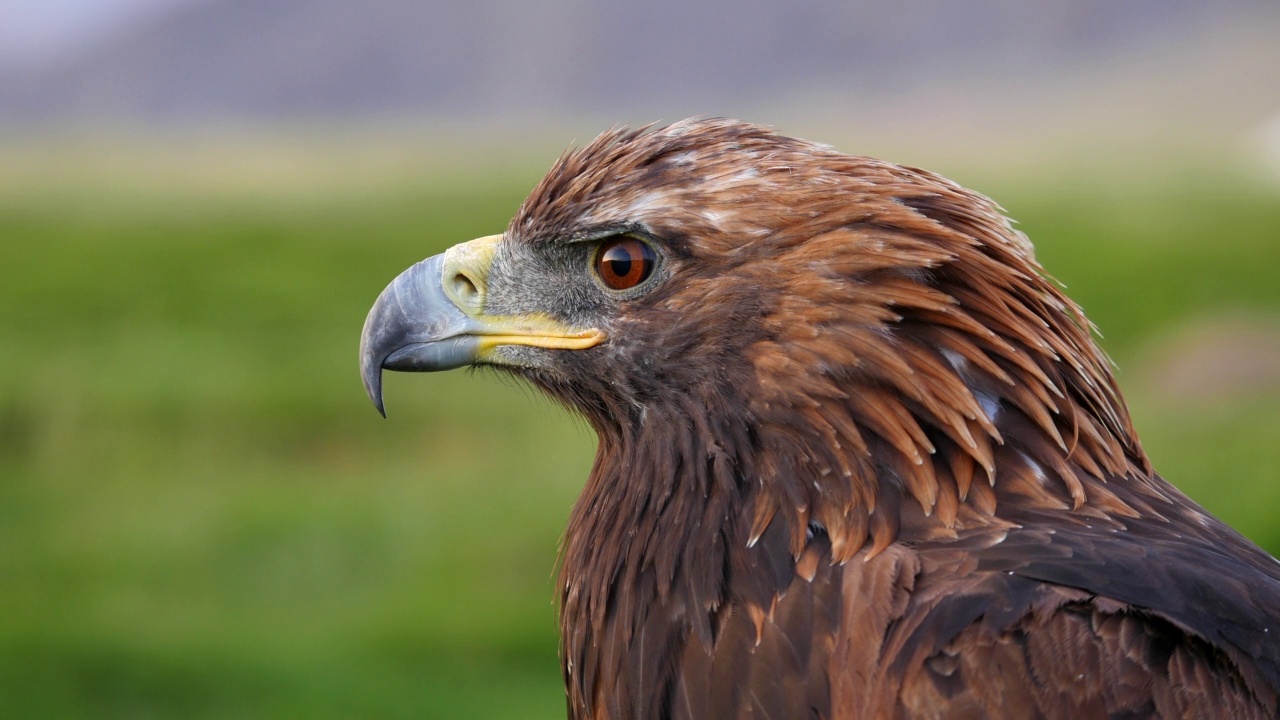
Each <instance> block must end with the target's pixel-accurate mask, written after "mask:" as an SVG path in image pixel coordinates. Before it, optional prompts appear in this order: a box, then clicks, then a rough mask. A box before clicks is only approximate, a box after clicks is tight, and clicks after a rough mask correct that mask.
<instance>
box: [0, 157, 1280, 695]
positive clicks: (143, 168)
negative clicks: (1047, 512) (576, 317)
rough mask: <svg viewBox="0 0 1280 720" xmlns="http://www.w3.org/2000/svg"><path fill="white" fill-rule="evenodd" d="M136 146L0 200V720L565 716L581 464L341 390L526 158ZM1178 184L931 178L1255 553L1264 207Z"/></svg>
mask: <svg viewBox="0 0 1280 720" xmlns="http://www.w3.org/2000/svg"><path fill="white" fill-rule="evenodd" d="M170 144H171V145H175V146H177V145H181V143H177V142H176V141H170ZM153 145H154V143H150V144H149V143H146V142H141V141H135V142H134V144H133V145H129V144H125V145H123V146H120V147H124V148H125V149H123V150H121V149H116V150H113V151H111V152H101V153H99V152H96V151H95V150H94V148H96V147H98V146H97V145H94V144H92V143H90V144H88V145H85V146H83V147H81V146H76V145H71V146H67V145H66V144H63V145H61V146H60V147H58V148H57V149H56V151H54V150H49V149H48V148H44V149H37V150H32V149H30V148H20V147H10V148H8V152H7V153H6V155H5V157H6V158H7V163H6V168H3V169H0V367H2V368H3V372H0V705H2V706H3V711H2V712H0V714H3V715H4V716H6V717H108V718H109V717H120V718H125V717H128V718H138V717H175V718H214V717H226V718H249V717H308V718H329V717H333V718H343V717H384V718H395V717H415V718H416V717H439V718H486V717H505V718H554V717H563V712H564V711H563V691H562V689H561V685H560V675H559V666H558V662H557V659H556V650H555V646H556V645H555V625H554V618H553V615H554V610H553V602H552V600H553V589H552V582H551V579H552V568H553V563H554V558H555V552H556V545H557V540H558V536H559V533H560V530H561V528H562V526H563V523H564V521H565V518H566V516H567V513H568V511H569V508H570V506H571V504H572V502H573V499H574V497H575V496H576V494H577V492H578V490H579V488H580V487H581V484H582V481H583V479H584V478H585V476H586V473H587V470H588V468H589V465H590V460H591V454H592V449H593V444H594V438H593V437H592V436H591V434H590V433H589V431H588V430H587V429H586V428H585V427H584V426H583V425H582V423H581V422H580V421H577V420H575V419H573V418H572V417H570V416H568V415H567V414H566V413H565V412H564V411H563V410H561V409H560V408H558V407H556V406H554V405H553V404H552V403H550V402H548V401H546V400H544V399H542V398H540V397H538V396H536V395H535V394H534V393H533V392H531V391H530V390H528V389H527V388H524V387H521V386H519V385H517V384H515V383H512V382H510V381H506V380H503V379H502V378H500V377H497V376H494V375H492V374H490V373H466V372H454V373H446V374H439V375H399V374H396V375H389V376H388V377H387V388H386V398H387V408H388V412H389V415H390V419H389V420H383V419H381V418H379V417H378V416H377V414H376V412H375V411H374V410H373V408H372V407H371V406H370V404H369V402H368V400H367V399H366V398H365V396H364V393H363V390H362V388H361V386H360V381H359V378H358V373H357V366H356V354H357V353H356V350H357V342H358V338H359V334H360V328H361V324H362V322H363V320H364V315H365V312H366V311H367V309H368V307H369V306H370V304H371V303H372V301H373V299H374V298H375V297H376V296H377V294H378V293H379V291H380V290H381V289H382V288H383V287H384V286H385V285H386V283H387V282H388V281H390V279H391V278H392V277H394V276H395V275H396V274H397V273H399V272H400V271H401V270H402V269H404V268H405V267H407V266H408V265H410V264H411V263H413V262H415V261H417V260H419V259H421V258H423V257H425V256H427V255H430V254H433V253H435V252H438V251H440V250H441V249H443V248H445V247H447V246H448V245H451V244H453V243H454V242H457V241H460V240H465V239H469V238H472V237H476V236H480V235H485V234H490V233H493V232H498V231H500V230H501V229H502V228H503V227H504V226H505V224H506V221H507V219H508V218H509V217H510V215H511V214H512V212H513V211H514V210H515V208H516V207H517V206H518V204H519V202H520V200H521V199H522V197H523V195H524V193H525V192H527V191H528V189H529V188H531V187H532V186H533V184H534V183H535V182H536V181H537V179H538V177H539V175H540V172H541V168H542V167H546V166H547V165H549V163H550V159H551V158H552V157H554V153H553V152H552V153H546V154H538V153H530V157H531V158H532V159H518V160H515V161H510V162H507V161H504V160H502V159H501V158H500V157H496V156H495V157H492V158H488V159H485V160H483V161H482V162H479V161H478V162H468V161H465V160H463V159H460V158H459V154H457V153H455V154H449V153H447V152H444V151H441V153H440V154H437V155H431V156H429V157H426V156H424V157H421V158H414V157H409V158H398V156H397V154H396V152H395V151H394V149H392V150H387V149H386V148H383V149H381V150H377V151H370V153H369V154H371V155H378V153H381V155H378V157H383V159H384V160H387V162H385V163H383V164H382V165H378V164H377V163H369V164H366V163H363V162H362V161H358V160H351V158H352V157H357V158H358V157H360V156H361V153H360V152H359V150H353V151H351V153H350V154H349V155H341V156H340V157H339V158H338V159H337V160H333V161H331V162H327V164H322V167H321V169H320V170H317V169H316V168H315V167H313V166H311V165H308V164H307V163H306V162H303V161H300V160H298V158H300V157H301V158H305V157H306V152H305V151H297V152H293V153H292V154H289V153H286V154H285V155H283V156H281V157H277V158H275V159H274V160H273V159H272V158H271V157H267V158H266V159H264V157H263V156H262V154H261V153H258V152H253V151H249V150H242V151H240V154H239V155H236V154H235V153H231V154H230V155H226V154H223V153H221V152H220V151H219V150H218V149H217V148H213V149H208V148H206V149H203V150H200V149H198V148H197V150H194V151H193V150H190V149H188V150H184V151H182V152H179V153H177V154H176V155H175V157H176V158H177V159H166V158H169V157H170V153H169V152H168V151H167V150H164V149H163V148H162V150H159V151H155V152H154V153H152V154H148V153H151V152H152V151H150V150H147V149H146V148H151V147H153ZM171 149H172V148H170V150H171ZM121 153H123V155H121ZM416 160H421V161H422V162H416ZM923 161H927V158H926V159H922V162H923ZM1183 165H1185V166H1183ZM1183 165H1179V164H1176V163H1173V162H1172V161H1163V160H1159V159H1156V160H1150V159H1148V160H1144V161H1142V162H1141V163H1133V164H1132V165H1126V166H1125V167H1126V168H1127V170H1126V171H1125V172H1122V173H1118V174H1117V173H1115V172H1110V171H1106V170H1099V169H1098V168H1094V167H1091V166H1090V165H1089V164H1088V163H1087V162H1083V161H1075V162H1065V161H1064V162H1063V163H1060V164H1053V163H1050V164H1047V165H1036V166H1034V167H1032V166H1031V164H1029V163H1023V164H1020V165H1019V166H1018V167H1016V168H1014V169H1012V170H1009V169H1008V168H1002V167H1001V165H1000V164H999V163H988V164H987V165H985V166H976V165H975V166H963V165H955V166H952V167H944V168H939V169H942V170H944V171H945V172H947V173H948V174H950V175H952V176H953V177H955V179H957V180H959V181H961V182H962V183H964V184H966V185H970V186H973V187H976V188H977V189H979V190H982V191H984V192H987V193H989V194H991V195H992V196H994V197H995V198H996V199H997V200H999V201H1000V202H1001V204H1002V205H1003V206H1004V207H1005V208H1007V210H1008V211H1009V213H1010V214H1011V215H1012V216H1013V217H1015V218H1016V219H1017V220H1018V221H1019V222H1020V227H1021V229H1023V230H1024V231H1025V232H1026V233H1027V234H1028V235H1029V236H1030V237H1031V238H1032V240H1033V241H1034V242H1035V243H1036V245H1037V248H1038V253H1039V257H1040V259H1041V261H1042V262H1043V264H1044V265H1045V267H1046V268H1047V269H1048V271H1049V272H1050V273H1052V274H1053V275H1054V276H1056V277H1057V278H1058V279H1060V280H1061V281H1062V282H1064V283H1065V284H1066V285H1067V287H1068V292H1069V294H1070V295H1072V297H1074V298H1075V299H1076V300H1077V301H1079V302H1080V303H1081V304H1082V305H1083V306H1084V307H1085V309H1086V311H1087V312H1088V314H1089V316H1090V317H1091V318H1092V319H1093V321H1094V322H1095V323H1096V324H1097V325H1098V326H1099V327H1100V328H1101V329H1102V332H1103V334H1104V335H1105V340H1104V341H1103V344H1104V346H1105V347H1106V348H1107V350H1108V351H1109V352H1110V353H1111V354H1112V356H1113V357H1114V358H1115V359H1116V361H1117V362H1118V365H1119V371H1118V372H1119V377H1120V381H1121V384H1122V386H1123V387H1124V388H1125V389H1126V393H1127V395H1128V396H1129V398H1130V400H1131V403H1132V406H1133V411H1134V415H1135V420H1136V423H1137V425H1138V428H1139V431H1140V433H1141V435H1142V437H1143V439H1144V442H1145V444H1146V447H1147V449H1148V451H1149V452H1150V454H1151V455H1152V456H1153V458H1154V461H1155V464H1156V466H1157V468H1158V469H1159V470H1160V471H1161V472H1162V474H1164V475H1165V476H1166V477H1168V478H1169V479H1170V480H1172V481H1173V482H1174V483H1175V484H1177V485H1179V486H1180V487H1182V488H1183V489H1184V490H1186V491H1187V492H1188V493H1189V494H1191V495H1192V496H1193V497H1195V498H1196V499H1197V500H1199V501H1200V502H1202V503H1203V504H1205V505H1206V506H1208V507H1209V508H1210V509H1211V510H1213V511H1214V512H1216V513H1218V514H1220V515H1221V516H1222V517H1224V518H1225V519H1227V520H1228V521H1229V522H1231V523H1232V524H1234V525H1235V526H1237V527H1238V528H1240V529H1241V530H1242V531H1243V532H1245V533H1246V534H1247V535H1249V536H1250V537H1252V538H1254V539H1255V540H1257V541H1258V542H1259V543H1261V544H1262V545H1263V546H1264V547H1266V548H1268V549H1269V550H1271V551H1272V552H1273V553H1274V552H1277V551H1280V523H1277V520H1278V519H1280V511H1278V510H1277V507H1280V441H1278V439H1280V402H1277V400H1280V391H1278V390H1277V387H1276V385H1275V384H1268V383H1266V382H1264V381H1262V380H1258V378H1259V377H1261V378H1263V379H1264V380H1265V378H1266V377H1273V378H1274V377H1275V375H1274V372H1273V373H1272V374H1271V375H1268V374H1267V373H1268V372H1272V371H1274V370H1275V367H1274V366H1275V365H1277V364H1280V358H1276V357H1267V354H1268V353H1267V351H1266V349H1265V348H1266V347H1268V346H1266V344H1265V342H1266V336H1265V332H1264V331H1266V330H1267V329H1268V328H1270V329H1274V328H1275V327H1276V324H1275V318H1276V317H1277V316H1280V285H1278V284H1277V282H1276V275H1277V270H1280V189H1278V188H1277V186H1276V185H1275V184H1274V183H1272V184H1268V183H1267V182H1266V181H1263V180H1261V179H1259V178H1256V177H1253V176H1251V175H1249V174H1248V173H1246V172H1244V171H1237V170H1234V169H1231V168H1222V167H1218V166H1216V165H1212V164H1208V163H1206V164H1200V165H1196V164H1192V163H1185V164H1183ZM1114 167H1115V166H1114V165H1113V166H1112V168H1113V169H1114ZM388 168H389V169H388ZM1197 328H1200V330H1197ZM1203 328H1210V329H1213V328H1227V330H1228V331H1229V332H1227V334H1226V335H1225V336H1223V337H1218V336H1216V335H1212V334H1210V336H1208V337H1209V339H1208V340H1204V337H1205V336H1204V335H1203V332H1204V330H1203ZM1260 328H1261V330H1260ZM1197 333H1201V334H1200V335H1197ZM1197 337H1199V338H1201V339H1200V340H1196V338H1197ZM1187 338H1191V339H1190V340H1187ZM1223 338H1225V339H1223ZM1260 338H1261V339H1260ZM1206 342H1207V343H1209V344H1211V345H1214V346H1222V347H1225V348H1226V349H1225V350H1224V352H1225V353H1226V358H1227V359H1226V360H1222V359H1221V358H1219V359H1218V361H1217V362H1219V364H1220V365H1221V364H1222V363H1226V365H1225V366H1221V367H1212V366H1211V367H1210V368H1209V370H1208V375H1207V377H1210V378H1221V376H1223V375H1224V374H1225V375H1226V376H1228V377H1227V378H1226V380H1228V381H1230V380H1231V378H1232V377H1234V375H1232V373H1233V372H1234V371H1232V370H1231V368H1233V367H1235V365H1233V364H1232V363H1236V362H1237V361H1239V362H1243V363H1244V364H1245V365H1246V366H1248V367H1254V366H1261V368H1262V369H1261V370H1258V369H1257V368H1256V367H1254V370H1252V371H1250V372H1253V373H1254V374H1253V375H1249V374H1248V373H1245V374H1244V375H1243V376H1241V377H1242V379H1240V378H1237V379H1238V380H1239V381H1238V382H1225V383H1224V386H1223V387H1218V386H1217V385H1216V384H1214V383H1194V382H1193V385H1195V386H1196V387H1199V386H1200V385H1205V386H1206V387H1209V389H1208V390H1207V391H1206V392H1205V393H1188V392H1182V391H1176V390H1171V389H1170V386H1169V385H1168V384H1167V383H1164V384H1162V380H1161V378H1164V377H1167V376H1168V375H1169V373H1171V372H1175V371H1174V370H1169V369H1168V368H1169V367H1170V363H1174V364H1175V365H1176V362H1177V360H1178V358H1179V356H1182V355H1186V354H1187V352H1188V350H1187V349H1188V348H1195V347H1199V346H1201V345H1204V344H1205V343H1206ZM1188 343H1190V344H1188ZM1259 343H1261V347H1262V348H1263V349H1262V350H1258V349H1257V347H1259ZM1232 353H1234V355H1233V354H1232ZM1259 356H1261V357H1259ZM1212 360H1213V359H1212V358H1211V361H1212ZM1268 362H1270V363H1271V365H1270V366H1268V365H1267V363H1268ZM1250 363H1252V364H1250ZM1211 365H1212V363H1211ZM1268 367H1270V370H1268ZM1175 374H1176V373H1175Z"/></svg>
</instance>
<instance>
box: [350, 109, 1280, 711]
mask: <svg viewBox="0 0 1280 720" xmlns="http://www.w3.org/2000/svg"><path fill="white" fill-rule="evenodd" d="M1091 327H1092V326H1091V325H1090V324H1089V322H1088V321H1087V320H1086V319H1085V317H1084V315H1083V314H1082V313H1081V311H1080V309H1079V307H1077V306H1076V305H1075V304H1074V303H1072V302H1071V300H1069V299H1067V297H1066V296H1065V295H1063V293H1062V292H1061V291H1060V290H1059V289H1058V287H1057V286H1055V284H1054V283H1052V282H1051V281H1049V280H1048V279H1046V277H1045V276H1044V274H1043V272H1042V270H1041V268H1040V266H1039V265H1038V264H1037V262H1036V260H1035V258H1034V256H1033V254H1032V248H1031V245H1030V244H1029V243H1028V241H1027V240H1026V238H1025V237H1024V236H1023V235H1022V234H1020V233H1019V232H1017V231H1016V230H1014V229H1013V228H1012V227H1011V226H1010V224H1009V221H1008V220H1007V219H1006V218H1005V217H1004V216H1003V215H1002V213H1001V212H1000V210H999V208H997V207H996V206H995V205H994V204H993V203H992V202H991V201H989V200H987V199H986V198H984V197H982V196H980V195H978V194H975V193H973V192H970V191H967V190H965V189H963V188H961V187H958V186H957V185H955V184H954V183H952V182H950V181H948V180H946V179H944V178H942V177H939V176H937V175H934V174H931V173H928V172H925V171H922V170H917V169H913V168H908V167H901V166H898V165H894V164H890V163H887V162H882V161H879V160H873V159H870V158H865V157H853V156H849V155H844V154H841V153H839V152H836V151H834V150H832V149H831V148H829V147H826V146H823V145H817V144H813V143H809V142H806V141H803V140H798V139H794V138H789V137H783V136H780V135H777V134H774V133H773V132H771V131H769V130H767V129H764V128H761V127H758V126H754V125H748V124H744V123H740V122H736V121H730V120H719V119H715V120H689V121H684V122H678V123H675V124H672V125H669V126H665V127H656V128H655V127H651V128H645V129H640V130H621V129H619V130H613V131H610V132H607V133H605V134H603V135H601V136H600V137H599V138H597V139H596V140H594V141H593V142H591V143H590V144H589V145H587V146H586V147H584V148H582V149H580V150H577V151H572V152H569V153H567V154H566V155H565V156H563V157H562V158H561V159H560V160H559V161H558V162H557V163H556V164H555V166H554V167H553V168H552V169H551V171H550V172H549V173H548V174H547V176H546V177H545V178H544V179H543V180H542V182H541V183H539V185H538V186H537V188H535V189H534V191H533V193H532V194H531V195H530V196H529V197H528V199H527V200H525V202H524V204H523V205H522V206H521V208H520V209H519V211H518V212H517V213H516V216H515V218H514V219H513V220H512V221H511V224H510V225H509V226H508V227H507V230H506V232H505V233H503V234H502V235H495V236H492V237H487V238H481V239H479V240H473V241H471V242H468V243H464V244H461V245H458V246H456V247H454V248H452V249H451V250H449V251H448V252H446V253H444V254H443V255H438V256H435V257H432V258H430V259H427V260H424V261H423V262H421V263H419V264H417V265H415V266H413V267H412V268H410V269H409V270H407V271H406V272H405V273H404V274H402V275H401V276H400V277H398V278H396V279H395V281H394V282H392V283H391V285H390V286H389V287H388V288H387V289H386V290H385V291H384V292H383V293H382V295H381V297H379V298H378V300H377V302H376V304H375V305H374V307H373V309H372V310H371V311H370V313H369V316H368V320H367V321H366V324H365V327H364V334H363V337H362V339H361V348H360V361H361V373H362V375H363V379H364V382H365V387H366V389H367V390H368V392H369V395H370V396H371V397H372V398H373V401H374V403H375V404H376V405H377V406H378V408H379V409H380V410H381V408H382V396H381V372H382V369H384V368H386V369H389V370H409V371H421V370H443V369H448V368H454V367H459V366H463V365H473V364H483V365H492V366H496V367H498V368H501V369H502V370H505V371H508V372H510V373H512V374H514V375H516V376H518V377H521V378H524V379H525V380H527V381H529V382H531V383H532V384H534V385H535V386H537V387H538V388H540V389H541V390H543V391H544V392H546V393H547V394H548V395H550V396H551V397H553V398H556V399H557V400H559V401H561V402H563V403H564V404H565V405H567V406H569V407H570V408H572V409H574V410H575V411H577V412H579V413H581V414H582V416H583V417H585V418H586V419H587V420H588V421H589V422H590V424H591V426H592V427H593V428H594V429H595V431H596V433H597V434H598V436H599V449H598V451H597V453H596V459H595V466H594V468H593V470H592V472H591V476H590V478H589V479H588V480H587V483H586V487H585V488H584V490H583V492H582V495H581V497H580V498H579V499H578V502H577V505H576V507H575V508H574V510H573V513H572V517H571V518H570V520H569V525H568V529H567V530H566V533H565V537H564V544H563V550H562V556H561V570H560V576H559V585H558V594H559V598H560V624H561V630H562V641H561V654H562V660H563V666H564V681H565V684H566V687H567V694H568V707H569V715H570V717H573V718H579V719H586V718H592V719H601V718H611V719H613V720H623V719H635V720H643V719H648V718H775V719H777V718H863V717H866V718H881V717H922V718H923V717H966V718H968V717H972V718H997V717H1007V718H1031V717H1046V718H1055V717H1061V718H1091V717H1115V718H1118V717H1135V718H1137V717H1156V716H1159V717H1166V718H1169V717H1203V718H1228V717H1230V718H1252V717H1276V716H1277V712H1278V710H1280V705H1278V704H1277V697H1278V696H1277V692H1278V691H1280V565H1278V564H1277V562H1276V560H1274V559H1273V558H1271V557H1270V556H1268V555H1267V554H1266V553H1265V552H1263V551H1262V550H1260V549H1259V548H1258V547H1257V546H1255V545H1254V544H1252V543H1251V542H1249V541H1248V540H1246V539H1245V538H1244V537H1242V536H1241V535H1239V534H1238V533H1236V532H1235V531H1233V530H1232V529H1231V528H1229V527H1227V526H1226V525H1225V524H1223V523H1222V522H1221V521H1219V520H1218V519H1216V518H1214V517H1213V516H1211V515H1209V514H1208V513H1207V512H1205V511H1204V510H1203V509H1201V508H1200V507H1199V506H1197V505H1196V504H1195V503H1194V502H1192V501H1191V500H1189V499H1188V498H1187V497H1186V496H1185V495H1183V494H1182V493H1181V492H1179V491H1178V490H1177V489H1175V488H1174V487H1173V486H1171V485H1170V484H1169V483H1168V482H1166V481H1165V480H1164V479H1162V478H1161V477H1160V476H1159V475H1156V474H1155V473H1154V472H1153V470H1152V468H1151V465H1150V463H1149V461H1148V459H1147V456H1146V455H1145V454H1144V453H1143V450H1142V447H1141V446H1140V445H1139V443H1138V438H1137V436H1136V435H1135V433H1134V430H1133V427H1132V425H1131V423H1130V419H1129V414H1128V411H1127V409H1126V407H1125V403H1124V401H1123V399H1122V398H1121V395H1120V392H1119V390H1118V389H1117V387H1116V384H1115V380H1114V378H1113V377H1112V374H1111V370H1110V368H1109V365H1108V360H1107V358H1106V357H1105V356H1104V355H1103V353H1102V352H1101V351H1100V350H1099V349H1098V347H1097V345H1095V344H1094V341H1093V338H1092V333H1091Z"/></svg>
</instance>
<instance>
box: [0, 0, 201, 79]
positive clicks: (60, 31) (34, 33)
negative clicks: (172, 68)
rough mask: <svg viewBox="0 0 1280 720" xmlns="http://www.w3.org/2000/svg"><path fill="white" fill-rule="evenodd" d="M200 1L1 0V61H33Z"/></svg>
mask: <svg viewBox="0 0 1280 720" xmlns="http://www.w3.org/2000/svg"><path fill="white" fill-rule="evenodd" d="M193 1H194V0H0V65H20V66H31V65H39V64H42V63H46V62H51V61H54V60H57V59H58V58H59V57H60V56H63V55H65V54H67V53H72V52H74V51H75V50H76V49H77V48H80V47H83V46H85V45H87V44H91V43H93V42H94V41H96V40H98V39H100V38H102V37H103V36H105V35H108V34H110V33H111V32H113V31H115V30H117V29H119V28H120V27H122V26H124V25H127V24H128V23H130V22H133V21H136V20H137V19H139V18H140V17H143V16H145V15H147V14H149V13H154V12H156V11H157V10H161V9H163V8H165V7H170V6H174V5H178V4H181V3H187V2H193Z"/></svg>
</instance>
